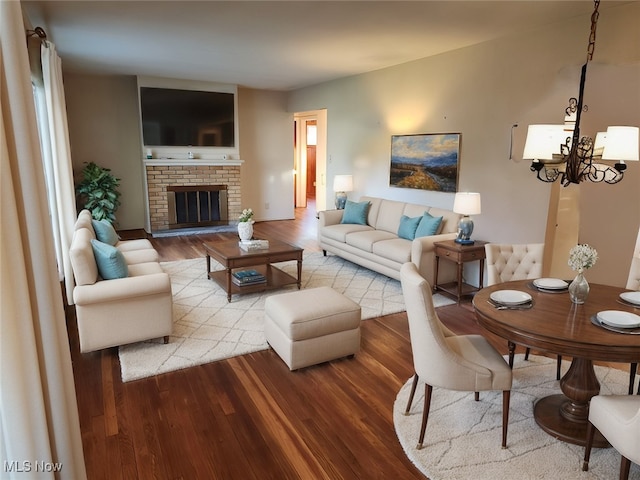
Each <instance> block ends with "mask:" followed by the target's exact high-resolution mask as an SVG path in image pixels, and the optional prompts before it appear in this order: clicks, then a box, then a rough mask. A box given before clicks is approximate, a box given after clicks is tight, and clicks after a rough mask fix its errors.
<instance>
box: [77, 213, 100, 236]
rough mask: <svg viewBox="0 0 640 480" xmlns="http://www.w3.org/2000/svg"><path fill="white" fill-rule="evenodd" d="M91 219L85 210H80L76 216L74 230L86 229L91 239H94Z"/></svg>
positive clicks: (94, 234) (94, 233)
mask: <svg viewBox="0 0 640 480" xmlns="http://www.w3.org/2000/svg"><path fill="white" fill-rule="evenodd" d="M92 221H93V217H92V216H91V212H90V211H89V210H87V209H84V210H81V211H80V213H79V214H78V219H77V220H76V224H75V229H76V230H80V229H81V228H86V229H87V230H89V232H90V233H91V236H92V237H93V238H96V232H94V231H93V222H92Z"/></svg>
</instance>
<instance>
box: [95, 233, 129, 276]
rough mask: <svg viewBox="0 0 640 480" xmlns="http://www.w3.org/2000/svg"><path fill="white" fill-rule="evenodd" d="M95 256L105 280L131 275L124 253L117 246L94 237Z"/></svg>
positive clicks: (99, 271) (99, 270)
mask: <svg viewBox="0 0 640 480" xmlns="http://www.w3.org/2000/svg"><path fill="white" fill-rule="evenodd" d="M91 247H92V248H93V256H94V257H95V259H96V264H97V265H98V273H99V274H100V276H101V277H102V278H103V279H104V280H113V279H114V278H125V277H128V276H129V268H128V267H127V262H126V260H125V259H124V255H123V254H122V252H121V251H120V250H118V249H117V248H116V247H114V246H112V245H109V244H106V243H104V242H100V241H99V240H95V239H92V240H91Z"/></svg>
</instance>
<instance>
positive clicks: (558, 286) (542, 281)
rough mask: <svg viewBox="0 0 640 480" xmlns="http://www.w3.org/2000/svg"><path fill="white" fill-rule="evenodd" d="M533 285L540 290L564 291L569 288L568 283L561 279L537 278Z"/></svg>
mask: <svg viewBox="0 0 640 480" xmlns="http://www.w3.org/2000/svg"><path fill="white" fill-rule="evenodd" d="M533 284H534V285H535V286H536V287H538V288H545V289H547V290H564V289H565V288H567V287H568V286H569V284H568V283H567V282H565V281H564V280H562V279H560V278H536V279H535V280H534V281H533Z"/></svg>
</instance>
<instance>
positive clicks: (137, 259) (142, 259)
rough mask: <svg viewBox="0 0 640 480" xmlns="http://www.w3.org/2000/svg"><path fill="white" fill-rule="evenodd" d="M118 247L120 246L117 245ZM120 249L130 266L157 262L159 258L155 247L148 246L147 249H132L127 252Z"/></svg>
mask: <svg viewBox="0 0 640 480" xmlns="http://www.w3.org/2000/svg"><path fill="white" fill-rule="evenodd" d="M116 248H118V247H117V246H116ZM118 250H119V251H121V252H122V256H123V257H124V259H125V261H126V262H127V265H129V266H131V265H133V264H136V263H146V262H157V261H158V259H159V256H158V252H157V251H156V250H155V249H153V248H147V249H145V250H131V251H125V252H123V251H122V250H120V248H118Z"/></svg>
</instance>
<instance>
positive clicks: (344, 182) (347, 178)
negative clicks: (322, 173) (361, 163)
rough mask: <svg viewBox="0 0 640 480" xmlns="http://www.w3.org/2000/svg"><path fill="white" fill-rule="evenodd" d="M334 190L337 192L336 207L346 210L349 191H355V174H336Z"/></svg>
mask: <svg viewBox="0 0 640 480" xmlns="http://www.w3.org/2000/svg"><path fill="white" fill-rule="evenodd" d="M333 191H334V192H336V208H337V209H338V210H344V206H345V205H346V203H347V192H351V191H353V176H352V175H336V176H335V177H334V178H333Z"/></svg>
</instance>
